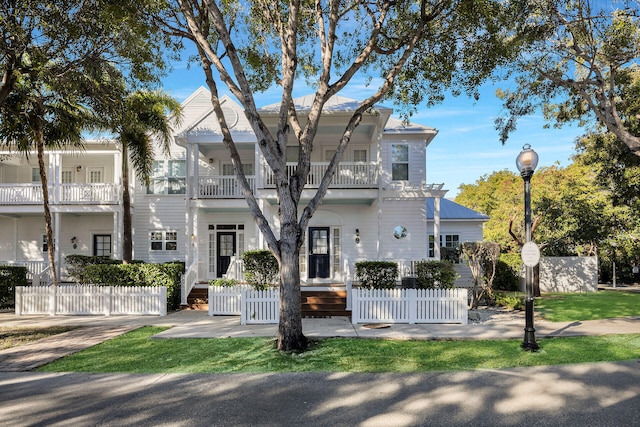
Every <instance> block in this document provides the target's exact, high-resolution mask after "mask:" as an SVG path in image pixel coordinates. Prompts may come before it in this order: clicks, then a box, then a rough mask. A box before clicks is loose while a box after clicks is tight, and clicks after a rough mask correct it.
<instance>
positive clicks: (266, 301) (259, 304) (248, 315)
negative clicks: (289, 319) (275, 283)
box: [240, 289, 280, 325]
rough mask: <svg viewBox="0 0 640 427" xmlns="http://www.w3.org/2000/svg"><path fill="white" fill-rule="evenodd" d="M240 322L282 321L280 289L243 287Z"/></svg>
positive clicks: (268, 322)
mask: <svg viewBox="0 0 640 427" xmlns="http://www.w3.org/2000/svg"><path fill="white" fill-rule="evenodd" d="M241 304H242V307H241V312H240V324H241V325H249V324H273V323H278V322H279V321H280V290H279V289H268V290H266V291H256V290H253V289H243V290H242V294H241Z"/></svg>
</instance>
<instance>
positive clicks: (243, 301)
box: [240, 289, 248, 325]
mask: <svg viewBox="0 0 640 427" xmlns="http://www.w3.org/2000/svg"><path fill="white" fill-rule="evenodd" d="M247 293H248V291H247V290H246V289H243V290H242V291H241V292H240V324H241V325H246V324H247V315H248V313H247V312H248V310H247Z"/></svg>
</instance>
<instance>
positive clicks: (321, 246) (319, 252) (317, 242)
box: [309, 227, 331, 279]
mask: <svg viewBox="0 0 640 427" xmlns="http://www.w3.org/2000/svg"><path fill="white" fill-rule="evenodd" d="M329 247H330V246H329V227H309V279H326V278H328V277H329V275H330V266H331V263H330V253H329V252H330V251H329Z"/></svg>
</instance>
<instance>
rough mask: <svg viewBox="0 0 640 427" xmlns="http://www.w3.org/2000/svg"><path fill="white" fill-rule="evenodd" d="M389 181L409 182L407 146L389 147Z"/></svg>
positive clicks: (396, 145) (394, 145) (393, 145)
mask: <svg viewBox="0 0 640 427" xmlns="http://www.w3.org/2000/svg"><path fill="white" fill-rule="evenodd" d="M391 179H392V180H393V181H408V180H409V146H408V145H407V144H392V145H391Z"/></svg>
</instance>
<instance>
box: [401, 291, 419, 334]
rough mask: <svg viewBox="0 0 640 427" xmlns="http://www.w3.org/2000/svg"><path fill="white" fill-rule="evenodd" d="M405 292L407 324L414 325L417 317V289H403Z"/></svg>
mask: <svg viewBox="0 0 640 427" xmlns="http://www.w3.org/2000/svg"><path fill="white" fill-rule="evenodd" d="M402 291H403V292H406V294H405V298H406V299H407V303H408V304H409V324H410V325H413V324H414V323H416V319H417V317H418V290H417V289H403V290H402Z"/></svg>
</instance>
